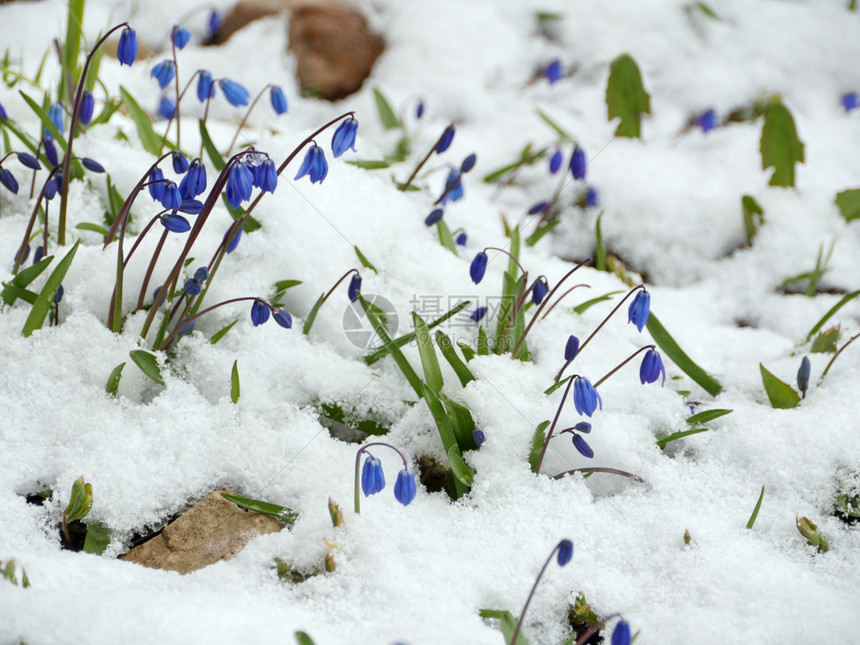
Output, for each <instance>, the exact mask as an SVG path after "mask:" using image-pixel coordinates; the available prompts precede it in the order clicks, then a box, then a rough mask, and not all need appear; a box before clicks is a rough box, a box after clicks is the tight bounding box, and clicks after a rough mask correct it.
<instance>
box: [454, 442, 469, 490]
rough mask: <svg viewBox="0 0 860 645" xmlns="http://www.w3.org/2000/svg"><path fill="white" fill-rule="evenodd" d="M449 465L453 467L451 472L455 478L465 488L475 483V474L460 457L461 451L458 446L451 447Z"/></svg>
mask: <svg viewBox="0 0 860 645" xmlns="http://www.w3.org/2000/svg"><path fill="white" fill-rule="evenodd" d="M448 465H449V466H451V472H452V473H453V474H454V477H456V478H457V480H458V481H459V482H460V483H461V484H463V486H471V485H472V483H473V482H474V481H475V473H474V472H473V471H472V469H471V468H469V467H468V466H467V465H466V462H465V461H463V457H461V456H460V449H459V448H458V447H457V446H451V449H450V450H449V451H448Z"/></svg>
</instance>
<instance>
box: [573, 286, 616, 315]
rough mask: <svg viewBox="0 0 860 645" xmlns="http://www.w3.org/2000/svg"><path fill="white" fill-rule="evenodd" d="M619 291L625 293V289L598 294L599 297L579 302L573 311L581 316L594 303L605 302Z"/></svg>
mask: <svg viewBox="0 0 860 645" xmlns="http://www.w3.org/2000/svg"><path fill="white" fill-rule="evenodd" d="M619 293H624V292H623V291H610V292H608V293H604V294H603V295H602V296H598V297H597V298H592V299H591V300H586V301H585V302H583V303H582V304H578V305H576V306H575V307H574V308H573V313H575V314H579V315H580V316H581V315H582V314H584V313H585V312H586V310H588V309H590V308H591V307H593V306H594V305H596V304H597V303H599V302H603V301H604V300H611V299H612V296H616V295H618V294H619Z"/></svg>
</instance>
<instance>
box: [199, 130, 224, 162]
mask: <svg viewBox="0 0 860 645" xmlns="http://www.w3.org/2000/svg"><path fill="white" fill-rule="evenodd" d="M198 124H199V126H200V138H201V139H202V140H203V147H204V148H205V149H206V154H207V155H209V160H210V161H211V162H212V165H213V166H215V170H217V171H218V172H221V171H222V170H224V168H226V167H227V162H226V161H224V157H222V156H221V153H220V152H218V148H216V147H215V144H214V143H213V142H212V137H210V136H209V130H208V129H207V128H206V121H204V120H203V119H200V120H199V121H198Z"/></svg>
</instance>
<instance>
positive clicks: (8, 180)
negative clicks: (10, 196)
mask: <svg viewBox="0 0 860 645" xmlns="http://www.w3.org/2000/svg"><path fill="white" fill-rule="evenodd" d="M0 184H3V185H4V186H6V188H7V190H9V191H11V192H13V193H15V194H16V195H17V194H18V180H17V179H15V175H13V174H12V172H11V171H10V170H7V169H6V168H0Z"/></svg>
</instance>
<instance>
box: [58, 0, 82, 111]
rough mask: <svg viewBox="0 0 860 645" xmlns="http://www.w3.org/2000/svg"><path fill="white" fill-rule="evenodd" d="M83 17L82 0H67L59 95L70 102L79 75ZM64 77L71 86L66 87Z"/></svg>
mask: <svg viewBox="0 0 860 645" xmlns="http://www.w3.org/2000/svg"><path fill="white" fill-rule="evenodd" d="M83 19H84V0H69V1H68V11H67V12H66V42H64V43H63V49H62V67H63V73H62V74H61V75H60V78H61V80H60V88H61V90H60V95H61V96H62V97H63V100H67V101H68V102H71V101H72V100H73V99H74V93H75V89H76V88H77V83H78V79H79V77H80V69H79V67H80V66H79V65H78V54H79V53H80V51H81V24H82V21H83ZM66 79H70V80H71V82H72V84H73V85H72V87H66Z"/></svg>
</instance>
